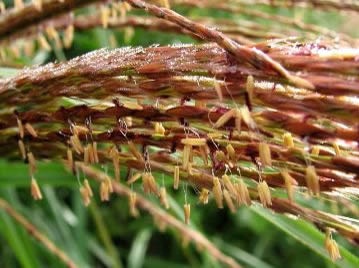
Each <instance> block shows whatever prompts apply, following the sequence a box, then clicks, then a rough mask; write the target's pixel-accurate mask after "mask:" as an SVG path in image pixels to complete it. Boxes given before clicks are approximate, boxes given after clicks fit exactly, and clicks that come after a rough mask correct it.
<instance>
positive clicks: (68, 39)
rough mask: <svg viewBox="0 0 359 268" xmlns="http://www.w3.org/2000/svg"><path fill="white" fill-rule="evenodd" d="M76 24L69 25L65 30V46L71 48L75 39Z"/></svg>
mask: <svg viewBox="0 0 359 268" xmlns="http://www.w3.org/2000/svg"><path fill="white" fill-rule="evenodd" d="M74 31H75V30H74V26H73V25H69V26H67V27H66V29H65V31H64V39H63V44H64V47H65V48H70V47H71V45H72V42H73V40H74Z"/></svg>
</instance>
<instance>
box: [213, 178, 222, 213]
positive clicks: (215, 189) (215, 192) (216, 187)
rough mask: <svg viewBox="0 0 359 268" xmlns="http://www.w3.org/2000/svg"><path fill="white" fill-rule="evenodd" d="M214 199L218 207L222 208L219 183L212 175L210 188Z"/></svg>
mask: <svg viewBox="0 0 359 268" xmlns="http://www.w3.org/2000/svg"><path fill="white" fill-rule="evenodd" d="M212 192H213V196H214V199H215V200H216V204H217V207H218V208H223V192H222V187H221V183H220V182H219V179H218V178H217V177H213V188H212Z"/></svg>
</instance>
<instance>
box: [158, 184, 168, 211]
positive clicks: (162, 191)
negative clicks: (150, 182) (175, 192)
mask: <svg viewBox="0 0 359 268" xmlns="http://www.w3.org/2000/svg"><path fill="white" fill-rule="evenodd" d="M160 202H161V204H162V205H163V206H164V207H165V208H166V209H169V208H170V204H169V203H168V198H167V192H166V188H165V187H163V186H162V187H161V188H160Z"/></svg>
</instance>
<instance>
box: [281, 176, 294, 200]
mask: <svg viewBox="0 0 359 268" xmlns="http://www.w3.org/2000/svg"><path fill="white" fill-rule="evenodd" d="M280 173H281V174H282V177H283V180H284V184H285V188H286V190H287V195H288V199H289V200H290V201H293V200H294V192H293V191H294V189H293V181H294V179H293V178H292V176H291V175H290V174H289V172H288V171H287V170H284V169H283V170H281V171H280Z"/></svg>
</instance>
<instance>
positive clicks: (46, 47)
mask: <svg viewBox="0 0 359 268" xmlns="http://www.w3.org/2000/svg"><path fill="white" fill-rule="evenodd" d="M37 41H38V42H39V46H40V48H41V49H43V50H45V51H51V46H50V45H49V43H48V42H47V40H46V38H45V36H44V35H43V34H39V36H38V37H37Z"/></svg>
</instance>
